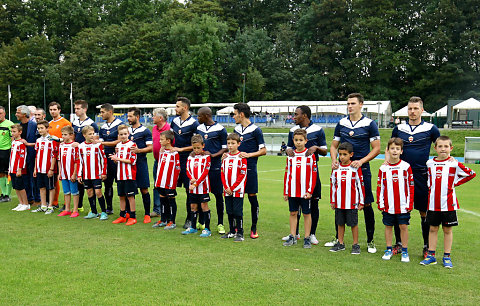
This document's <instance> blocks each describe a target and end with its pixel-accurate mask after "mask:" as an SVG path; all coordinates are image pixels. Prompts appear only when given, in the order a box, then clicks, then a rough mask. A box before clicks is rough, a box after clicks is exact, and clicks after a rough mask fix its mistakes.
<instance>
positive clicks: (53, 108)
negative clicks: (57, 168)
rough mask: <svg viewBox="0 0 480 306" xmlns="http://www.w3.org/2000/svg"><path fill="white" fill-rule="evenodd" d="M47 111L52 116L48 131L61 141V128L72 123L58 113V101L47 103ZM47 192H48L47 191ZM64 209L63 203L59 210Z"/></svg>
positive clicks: (57, 189) (55, 199)
mask: <svg viewBox="0 0 480 306" xmlns="http://www.w3.org/2000/svg"><path fill="white" fill-rule="evenodd" d="M48 111H49V112H50V116H52V120H51V121H50V122H49V123H48V133H49V134H50V135H51V136H53V137H54V138H56V139H59V140H60V142H61V141H62V128H63V127H65V126H71V125H72V124H71V123H70V121H68V120H67V119H65V118H63V117H62V116H61V115H60V113H61V111H62V107H61V105H60V103H58V102H55V101H52V102H50V104H48ZM58 182H59V181H58V179H57V180H56V181H55V197H54V198H53V206H55V207H57V208H58V194H59V193H60V184H59V183H58ZM47 194H48V193H47ZM64 210H65V205H63V208H62V209H61V211H64Z"/></svg>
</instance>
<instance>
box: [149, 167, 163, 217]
mask: <svg viewBox="0 0 480 306" xmlns="http://www.w3.org/2000/svg"><path fill="white" fill-rule="evenodd" d="M157 171H158V160H155V161H154V162H153V172H152V175H153V181H154V182H155V180H156V178H157ZM161 214H162V206H161V203H160V195H159V193H158V190H157V188H154V189H153V211H152V213H151V214H150V217H160V216H161Z"/></svg>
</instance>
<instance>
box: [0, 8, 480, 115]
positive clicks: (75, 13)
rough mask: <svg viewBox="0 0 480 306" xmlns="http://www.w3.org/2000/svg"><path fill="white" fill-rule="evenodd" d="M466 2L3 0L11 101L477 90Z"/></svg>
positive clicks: (1, 64) (3, 73)
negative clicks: (44, 95)
mask: <svg viewBox="0 0 480 306" xmlns="http://www.w3.org/2000/svg"><path fill="white" fill-rule="evenodd" d="M478 16H480V2H479V1H477V0H463V1H454V0H408V1H407V0H383V1H382V0H368V1H367V0H355V1H353V0H347V1H345V0H343V1H342V0H319V1H308V0H210V1H209V0H189V1H186V2H185V3H180V2H177V1H172V0H81V1H80V0H68V1H67V0H29V1H23V0H4V2H3V5H1V6H0V41H1V48H0V88H1V92H3V93H4V94H1V98H0V100H1V101H2V105H6V102H7V85H8V84H10V85H11V88H12V102H13V103H12V105H13V106H16V105H19V104H33V105H37V106H41V105H43V91H44V82H45V89H46V99H47V102H48V101H52V100H56V101H58V102H60V103H62V104H65V105H68V103H69V102H68V97H69V91H70V83H73V96H74V98H75V99H85V100H87V101H89V102H90V103H92V104H95V105H98V104H102V103H106V102H108V103H131V104H137V103H168V102H172V101H174V99H175V97H176V96H179V95H182V96H188V97H189V98H191V100H192V101H193V102H197V103H201V102H239V101H242V94H243V80H244V77H243V75H242V74H243V73H245V99H246V101H248V100H341V99H345V97H346V95H348V93H350V92H361V93H363V94H364V95H365V97H366V99H378V100H391V101H392V102H393V108H394V109H397V108H400V107H401V106H403V105H405V104H406V101H408V97H410V96H412V95H418V96H421V97H422V98H423V99H424V102H425V108H426V109H427V110H429V111H434V110H437V109H438V108H440V106H442V105H444V104H446V102H447V100H448V99H452V98H455V99H463V98H469V97H476V98H478V97H480V87H479V82H480V73H479V68H480V18H479V17H478Z"/></svg>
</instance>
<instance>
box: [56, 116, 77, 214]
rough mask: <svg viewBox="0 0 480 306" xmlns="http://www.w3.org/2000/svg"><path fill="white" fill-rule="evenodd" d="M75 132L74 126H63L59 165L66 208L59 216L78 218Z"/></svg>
mask: <svg viewBox="0 0 480 306" xmlns="http://www.w3.org/2000/svg"><path fill="white" fill-rule="evenodd" d="M74 137H75V133H74V131H73V127H71V126H70V125H69V126H64V127H63V128H62V138H63V143H61V144H60V148H59V154H58V166H59V169H60V171H59V172H60V180H61V181H62V187H63V196H64V200H65V210H64V211H62V212H61V213H60V214H59V215H58V216H60V217H61V216H70V218H76V217H78V216H79V214H78V183H77V177H78V159H79V156H78V147H74V146H73V142H74V140H75V139H74ZM72 198H73V212H70V203H71V201H72Z"/></svg>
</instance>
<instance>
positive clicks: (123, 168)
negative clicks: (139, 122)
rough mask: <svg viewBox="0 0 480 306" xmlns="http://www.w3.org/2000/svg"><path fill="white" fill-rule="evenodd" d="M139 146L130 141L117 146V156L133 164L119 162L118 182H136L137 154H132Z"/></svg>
mask: <svg viewBox="0 0 480 306" xmlns="http://www.w3.org/2000/svg"><path fill="white" fill-rule="evenodd" d="M136 147H137V145H136V144H135V143H134V142H133V141H131V140H128V141H126V142H119V143H117V145H116V146H115V151H116V153H115V155H117V157H118V158H121V159H128V160H129V161H130V162H131V163H130V164H128V163H122V162H118V164H117V180H120V181H124V180H136V179H137V154H135V153H133V152H132V149H133V148H136Z"/></svg>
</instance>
